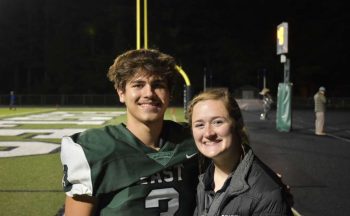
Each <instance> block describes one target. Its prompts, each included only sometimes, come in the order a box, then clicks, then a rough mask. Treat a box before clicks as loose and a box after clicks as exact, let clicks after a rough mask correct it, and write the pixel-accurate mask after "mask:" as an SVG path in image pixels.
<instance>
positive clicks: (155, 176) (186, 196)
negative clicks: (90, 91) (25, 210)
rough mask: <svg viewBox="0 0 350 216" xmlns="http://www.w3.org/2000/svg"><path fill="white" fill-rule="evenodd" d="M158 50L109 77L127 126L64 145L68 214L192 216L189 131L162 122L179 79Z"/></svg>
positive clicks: (130, 58)
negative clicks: (171, 93)
mask: <svg viewBox="0 0 350 216" xmlns="http://www.w3.org/2000/svg"><path fill="white" fill-rule="evenodd" d="M176 73H177V72H176V69H175V61H174V59H173V58H172V57H171V56H169V55H166V54H164V53H161V52H159V51H157V50H131V51H128V52H126V53H124V54H122V55H120V56H119V57H117V58H116V60H115V62H114V64H113V65H112V66H111V67H110V69H109V71H108V77H109V79H110V80H111V81H112V82H113V83H114V87H115V89H116V91H117V94H118V96H119V100H120V101H121V102H122V103H124V104H125V106H126V115H127V120H126V123H125V124H124V123H123V124H120V125H110V126H105V127H103V128H98V129H90V130H87V131H85V132H83V133H79V134H75V135H73V136H71V137H64V138H63V139H62V147H61V161H62V164H63V167H64V178H63V186H64V190H65V192H66V194H67V196H66V202H65V215H66V216H70V215H74V216H76V215H123V216H128V215H132V216H135V215H143V216H148V215H152V216H153V215H178V216H180V215H181V216H186V215H192V213H193V210H194V206H195V188H196V184H197V176H198V174H199V173H198V158H197V150H196V147H195V145H194V143H193V139H192V137H191V133H190V131H189V130H188V129H187V128H185V127H183V126H181V125H179V124H177V123H175V122H172V121H165V120H163V118H164V113H165V111H166V109H167V107H168V105H169V98H170V93H169V92H170V89H171V88H172V85H173V83H172V81H173V80H174V76H175V74H176Z"/></svg>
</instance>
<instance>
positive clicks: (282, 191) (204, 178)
mask: <svg viewBox="0 0 350 216" xmlns="http://www.w3.org/2000/svg"><path fill="white" fill-rule="evenodd" d="M244 148H245V149H246V151H245V152H247V153H246V155H245V156H244V158H243V160H242V161H241V162H240V164H239V165H238V166H237V168H236V170H235V171H234V172H233V173H232V174H231V176H230V177H229V178H228V179H227V180H226V182H225V184H224V186H223V188H222V189H221V190H220V191H218V192H217V193H216V194H215V196H214V198H210V196H209V195H208V194H209V193H213V191H212V185H213V170H214V165H213V164H211V165H210V166H209V167H208V169H207V171H206V172H205V173H204V174H202V175H200V176H199V184H198V186H197V207H196V210H195V213H194V215H195V216H251V215H254V216H257V215H264V216H265V215H271V216H272V215H273V216H277V215H281V216H291V215H293V214H292V211H291V207H290V206H289V205H288V203H287V196H290V194H288V193H287V192H286V185H284V184H283V183H282V181H281V179H280V178H279V177H278V176H277V175H276V173H275V172H274V171H272V170H271V169H270V168H269V167H267V165H265V164H264V163H263V162H262V161H260V160H259V159H258V158H257V157H256V156H255V155H254V153H253V151H252V150H251V149H250V147H249V146H247V145H245V146H244ZM211 199H212V201H211Z"/></svg>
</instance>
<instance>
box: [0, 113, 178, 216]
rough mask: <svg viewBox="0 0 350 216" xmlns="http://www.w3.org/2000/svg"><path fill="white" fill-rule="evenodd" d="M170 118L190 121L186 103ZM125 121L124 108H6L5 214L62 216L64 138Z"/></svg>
mask: <svg viewBox="0 0 350 216" xmlns="http://www.w3.org/2000/svg"><path fill="white" fill-rule="evenodd" d="M165 118H166V119H172V120H175V121H184V112H183V108H169V109H168V111H167V113H166V116H165ZM124 121H125V109H124V108H110V107H108V108H82V107H79V108H60V109H56V108H50V107H48V108H45V107H42V108H40V107H35V108H34V107H31V108H21V107H19V108H17V109H16V110H9V109H8V108H7V107H6V108H0V173H1V178H0V209H1V215H2V216H5V215H6V216H7V215H9V216H10V215H11V216H12V215H16V216H20V215H23V216H24V215H25V216H30V215H33V216H34V215H50V216H52V215H56V213H57V212H58V211H59V209H60V208H61V207H62V205H63V203H64V197H65V195H64V193H63V192H62V187H61V178H62V167H61V163H60V157H59V152H60V140H61V138H62V137H63V136H67V135H71V134H74V133H77V132H81V131H84V130H86V129H88V128H93V127H101V126H103V125H107V124H118V123H120V122H124Z"/></svg>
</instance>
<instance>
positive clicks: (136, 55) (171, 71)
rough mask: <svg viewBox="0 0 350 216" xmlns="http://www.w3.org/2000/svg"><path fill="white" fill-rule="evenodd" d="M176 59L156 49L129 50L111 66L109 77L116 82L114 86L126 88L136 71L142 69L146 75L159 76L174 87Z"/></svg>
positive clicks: (169, 85) (169, 87)
mask: <svg viewBox="0 0 350 216" xmlns="http://www.w3.org/2000/svg"><path fill="white" fill-rule="evenodd" d="M175 66H176V64H175V60H174V58H173V57H172V56H170V55H167V54H164V53H162V52H160V51H158V50H155V49H138V50H129V51H127V52H125V53H123V54H121V55H119V56H118V57H117V58H116V59H115V60H114V63H113V65H111V66H110V67H109V70H108V73H107V77H108V78H109V80H110V81H111V82H113V83H114V88H115V89H118V90H122V91H124V90H125V86H126V83H127V82H128V81H129V80H130V79H132V78H133V77H134V76H135V74H136V73H138V72H140V71H142V72H143V73H145V74H146V75H152V76H153V75H154V76H159V77H160V78H162V79H164V80H165V81H166V83H167V84H168V89H169V90H171V89H172V87H173V81H174V77H175V74H176V73H177V72H176V68H175Z"/></svg>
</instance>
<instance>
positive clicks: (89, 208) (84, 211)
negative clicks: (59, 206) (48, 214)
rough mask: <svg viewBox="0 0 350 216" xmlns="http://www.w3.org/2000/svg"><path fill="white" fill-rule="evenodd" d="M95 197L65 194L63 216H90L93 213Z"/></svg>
mask: <svg viewBox="0 0 350 216" xmlns="http://www.w3.org/2000/svg"><path fill="white" fill-rule="evenodd" d="M95 204H96V199H95V198H93V197H91V196H87V195H81V196H74V197H70V196H66V203H65V210H64V214H65V216H91V215H93V213H94V207H95Z"/></svg>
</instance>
